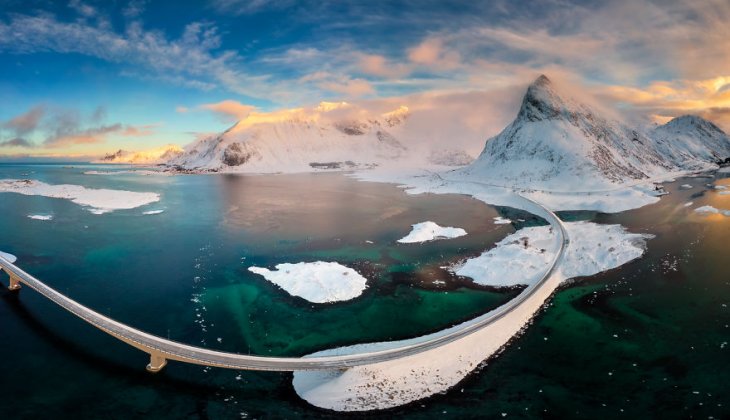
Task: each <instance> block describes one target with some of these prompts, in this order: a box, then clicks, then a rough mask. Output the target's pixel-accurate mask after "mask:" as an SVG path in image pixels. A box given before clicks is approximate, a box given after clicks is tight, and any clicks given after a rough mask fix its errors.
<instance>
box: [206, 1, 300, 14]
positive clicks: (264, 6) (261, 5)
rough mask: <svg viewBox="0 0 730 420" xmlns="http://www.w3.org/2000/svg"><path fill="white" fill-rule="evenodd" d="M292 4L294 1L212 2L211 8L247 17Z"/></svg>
mask: <svg viewBox="0 0 730 420" xmlns="http://www.w3.org/2000/svg"><path fill="white" fill-rule="evenodd" d="M294 3H295V2H294V0H213V7H214V8H215V9H216V10H218V11H219V12H222V13H230V14H234V15H248V14H254V13H259V12H262V11H265V10H280V9H284V8H286V7H289V6H292V5H293V4H294Z"/></svg>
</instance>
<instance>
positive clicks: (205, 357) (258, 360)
mask: <svg viewBox="0 0 730 420" xmlns="http://www.w3.org/2000/svg"><path fill="white" fill-rule="evenodd" d="M522 199H524V200H525V205H526V209H529V211H531V212H532V213H535V214H537V215H538V216H541V217H543V218H545V219H546V220H548V222H550V224H551V225H552V226H553V227H554V228H555V229H554V231H555V232H558V235H560V237H561V241H560V249H559V250H558V252H557V253H556V255H555V258H554V259H553V261H552V264H551V265H550V268H549V269H548V270H547V271H546V272H545V274H544V275H543V277H542V278H541V279H540V281H538V282H536V283H535V284H533V285H531V286H529V287H527V288H526V289H525V290H523V291H522V293H520V294H519V295H518V296H517V297H515V298H514V299H512V300H510V301H509V302H507V303H505V304H504V305H502V306H500V307H499V308H497V309H496V310H494V311H493V312H492V313H491V314H490V316H488V317H484V318H482V317H480V318H477V319H474V320H472V321H467V322H465V323H463V324H461V327H460V328H458V329H456V330H452V331H447V332H444V333H443V334H441V335H439V334H437V335H435V336H432V337H431V338H429V339H424V340H423V341H420V342H416V343H413V344H410V345H407V346H402V347H398V348H393V349H388V350H383V351H377V352H368V353H359V354H350V355H341V356H321V357H264V356H251V355H244V354H237V353H227V352H221V351H216V350H210V349H206V348H202V347H195V346H190V345H187V344H182V343H178V342H175V341H172V340H169V339H165V338H161V337H158V336H155V335H152V334H149V333H146V332H144V331H141V330H138V329H136V328H134V327H131V326H129V325H126V324H123V323H121V322H118V321H115V320H113V319H111V318H109V317H107V316H105V315H102V314H100V313H98V312H96V311H94V310H93V309H91V308H88V307H86V306H84V305H82V304H80V303H78V302H76V301H75V300H73V299H71V298H69V297H67V296H65V295H63V294H61V293H59V292H58V291H57V290H55V289H53V288H51V287H49V286H48V285H46V284H45V283H43V282H42V281H40V280H38V279H37V278H35V277H33V276H32V275H30V274H28V273H26V272H25V271H23V270H22V269H20V268H19V267H18V266H16V265H14V264H13V263H11V262H10V261H8V260H6V259H5V258H3V257H2V256H0V269H2V270H5V272H7V274H8V275H9V277H10V286H9V288H10V290H18V289H20V287H21V285H25V286H28V287H30V288H31V289H33V290H35V291H37V292H38V293H40V294H41V295H43V296H45V297H46V298H48V299H49V300H51V301H52V302H54V303H56V304H57V305H59V306H60V307H62V308H63V309H65V310H67V311H68V312H71V313H72V314H74V315H76V316H77V317H79V318H81V319H82V320H84V321H86V322H88V323H89V324H91V325H93V326H94V327H96V328H98V329H100V330H102V331H104V332H106V333H107V334H109V335H111V336H113V337H115V338H117V339H119V340H121V341H123V342H125V343H127V344H129V345H131V346H133V347H136V348H138V349H139V350H142V351H144V352H146V353H148V354H149V355H150V363H149V364H148V365H147V370H149V371H150V372H158V371H160V370H161V369H162V368H163V367H165V365H166V364H167V361H168V360H175V361H179V362H185V363H192V364H197V365H203V366H213V367H221V368H227V369H236V370H266V371H302V370H333V369H347V368H350V367H353V366H360V365H368V364H373V363H380V362H385V361H390V360H395V359H399V358H402V357H406V356H411V355H414V354H418V353H421V352H424V351H427V350H431V349H434V348H437V347H440V346H443V345H445V344H447V343H451V342H454V341H457V340H459V339H460V338H463V337H465V336H468V335H470V334H472V333H474V332H476V331H479V330H480V329H482V328H484V327H486V326H488V325H490V324H492V323H494V322H495V321H497V320H498V319H501V318H503V317H504V316H506V315H507V314H509V313H510V312H512V311H513V310H515V309H516V308H518V307H519V306H520V305H521V304H522V303H524V302H525V301H526V300H527V299H528V298H529V297H530V296H532V295H533V294H535V293H536V292H537V291H538V290H539V289H540V288H541V287H543V285H544V284H545V282H546V280H547V279H548V278H550V277H551V276H552V275H553V274H554V272H555V271H556V269H557V267H558V266H559V265H560V262H561V261H562V259H563V256H564V252H565V248H566V245H567V244H568V243H569V239H568V233H567V231H566V229H565V226H564V225H563V222H562V221H561V220H560V219H559V218H558V217H557V216H556V215H555V214H554V213H553V212H551V211H550V210H548V209H547V208H545V207H543V206H542V205H540V204H539V203H537V202H535V201H533V200H530V199H528V198H525V197H522Z"/></svg>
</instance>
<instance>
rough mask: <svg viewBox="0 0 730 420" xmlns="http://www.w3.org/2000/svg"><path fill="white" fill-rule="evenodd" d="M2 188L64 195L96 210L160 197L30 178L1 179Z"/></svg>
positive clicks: (106, 210)
mask: <svg viewBox="0 0 730 420" xmlns="http://www.w3.org/2000/svg"><path fill="white" fill-rule="evenodd" d="M0 192H13V193H17V194H23V195H39V196H43V197H51V198H63V199H66V200H70V201H71V202H73V203H76V204H78V205H80V206H84V207H87V208H88V210H89V211H90V212H92V213H94V214H103V213H109V212H112V211H114V210H125V209H133V208H137V207H141V206H144V205H147V204H150V203H154V202H157V201H160V195H159V194H157V193H149V192H134V191H124V190H108V189H92V188H85V187H82V186H80V185H68V184H60V185H50V184H46V183H44V182H41V181H35V180H30V179H3V180H0Z"/></svg>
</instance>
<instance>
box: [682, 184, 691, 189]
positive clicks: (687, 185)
mask: <svg viewBox="0 0 730 420" xmlns="http://www.w3.org/2000/svg"><path fill="white" fill-rule="evenodd" d="M679 188H680V189H683V190H688V189H690V188H692V186H691V185H689V184H682V185H680V186H679Z"/></svg>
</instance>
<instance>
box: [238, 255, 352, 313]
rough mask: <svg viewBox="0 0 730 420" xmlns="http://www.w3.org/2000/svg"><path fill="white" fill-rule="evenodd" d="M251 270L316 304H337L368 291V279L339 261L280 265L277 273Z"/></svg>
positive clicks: (265, 270) (252, 268)
mask: <svg viewBox="0 0 730 420" xmlns="http://www.w3.org/2000/svg"><path fill="white" fill-rule="evenodd" d="M248 270H249V271H251V272H253V273H256V274H260V275H262V276H264V278H265V279H266V280H268V281H270V282H272V283H274V284H276V285H277V286H279V287H281V288H282V289H284V290H285V291H286V292H287V293H289V294H290V295H292V296H299V297H301V298H303V299H306V300H308V301H310V302H314V303H327V302H338V301H343V300H350V299H354V298H356V297H358V296H360V295H361V294H362V292H363V290H365V289H366V288H367V279H366V278H365V277H363V276H361V275H360V274H359V273H358V272H357V271H355V270H353V269H352V268H349V267H345V266H344V265H341V264H338V263H336V262H324V261H315V262H302V263H296V264H289V263H284V264H277V265H276V270H269V269H267V268H263V267H249V268H248Z"/></svg>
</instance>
